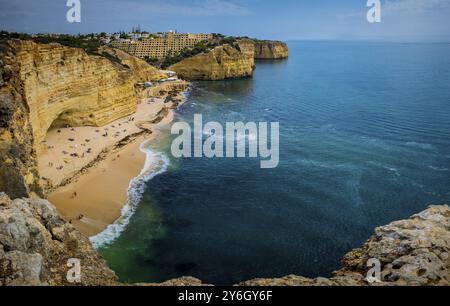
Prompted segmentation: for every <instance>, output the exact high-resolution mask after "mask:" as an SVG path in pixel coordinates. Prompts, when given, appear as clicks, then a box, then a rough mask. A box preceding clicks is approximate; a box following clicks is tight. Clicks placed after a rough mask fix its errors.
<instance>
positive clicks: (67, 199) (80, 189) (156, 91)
mask: <svg viewBox="0 0 450 306" xmlns="http://www.w3.org/2000/svg"><path fill="white" fill-rule="evenodd" d="M179 82H181V81H179ZM169 95H171V96H169ZM182 102H183V96H182V93H181V92H180V91H177V92H176V94H174V92H173V90H172V92H171V87H170V86H168V84H164V85H163V87H159V88H158V87H155V88H152V90H150V91H148V92H147V93H146V94H145V98H143V99H142V101H141V102H140V103H139V104H138V106H137V111H136V113H135V114H133V115H131V116H128V117H126V118H122V119H120V120H117V121H115V122H112V123H110V124H108V125H107V126H103V127H75V128H72V127H68V128H61V129H52V130H50V131H49V132H48V134H47V137H46V139H45V142H44V145H45V148H44V150H43V153H42V154H40V156H39V158H38V164H39V171H40V173H41V179H42V183H43V185H44V186H46V190H47V192H48V199H49V200H50V201H51V203H53V204H54V205H55V206H56V208H57V210H58V211H59V212H60V213H61V215H62V216H63V217H64V218H65V219H66V220H67V221H69V222H71V223H72V224H73V225H74V226H75V227H76V228H77V229H78V230H80V231H81V232H82V233H83V234H85V235H86V236H88V237H91V236H94V235H97V234H99V233H100V232H102V231H103V230H105V229H106V227H107V226H108V225H110V224H112V223H114V222H115V221H116V220H117V219H118V218H119V217H120V215H121V210H122V207H123V206H124V205H125V204H126V202H127V198H128V188H129V184H130V181H131V180H132V179H134V178H135V177H137V176H138V175H139V174H140V173H141V171H142V169H143V167H144V164H145V160H146V155H145V153H144V152H142V151H141V149H140V147H141V144H142V143H144V142H147V141H149V140H152V139H154V137H157V134H158V132H157V130H158V127H160V126H163V125H166V124H168V123H170V122H171V121H172V119H173V109H175V108H176V107H178V105H179V104H180V103H182Z"/></svg>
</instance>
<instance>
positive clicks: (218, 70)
mask: <svg viewBox="0 0 450 306" xmlns="http://www.w3.org/2000/svg"><path fill="white" fill-rule="evenodd" d="M288 53H289V50H288V47H287V45H286V44H285V43H283V42H279V41H261V40H253V39H239V40H238V41H237V42H236V43H234V44H232V45H230V44H225V45H220V46H218V47H216V48H214V49H212V50H211V51H209V52H206V53H201V54H198V55H196V56H193V57H190V58H187V59H185V60H183V61H181V62H178V63H176V64H175V65H172V66H171V67H169V69H170V70H173V71H176V72H177V73H178V75H179V76H180V77H182V78H184V79H187V80H212V81H215V80H224V79H230V78H242V77H250V76H252V75H253V70H254V68H255V59H283V58H287V57H288Z"/></svg>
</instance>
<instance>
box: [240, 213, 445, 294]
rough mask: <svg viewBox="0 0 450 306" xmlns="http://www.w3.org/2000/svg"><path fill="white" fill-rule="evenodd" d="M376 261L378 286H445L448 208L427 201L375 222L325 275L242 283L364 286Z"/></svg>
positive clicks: (255, 284)
mask: <svg viewBox="0 0 450 306" xmlns="http://www.w3.org/2000/svg"><path fill="white" fill-rule="evenodd" d="M369 259H377V260H379V261H380V263H381V278H382V279H381V282H380V283H374V284H373V285H377V286H391V285H408V286H434V285H442V286H450V207H449V206H431V207H430V208H428V209H427V210H425V211H423V212H421V213H419V214H417V215H414V216H412V217H411V218H410V219H408V220H403V221H397V222H393V223H391V224H389V225H387V226H382V227H379V228H377V229H376V230H375V235H374V236H372V237H371V238H370V239H369V240H368V241H367V242H366V243H365V244H364V245H363V247H362V248H360V249H356V250H353V251H351V252H350V253H348V254H347V255H345V257H344V259H343V268H342V269H341V270H339V271H337V272H335V275H334V276H333V277H332V278H330V279H327V278H317V279H308V278H304V277H300V276H294V275H291V276H287V277H284V278H280V279H257V280H252V281H247V282H243V283H242V284H241V285H246V286H365V285H368V283H367V281H366V277H367V272H368V270H369V268H367V262H368V260H369Z"/></svg>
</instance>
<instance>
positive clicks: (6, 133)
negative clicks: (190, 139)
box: [0, 40, 161, 198]
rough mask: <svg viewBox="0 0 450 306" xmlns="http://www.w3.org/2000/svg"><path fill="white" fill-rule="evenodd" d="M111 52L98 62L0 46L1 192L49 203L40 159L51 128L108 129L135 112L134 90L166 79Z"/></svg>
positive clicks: (40, 47) (49, 47)
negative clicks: (140, 84)
mask: <svg viewBox="0 0 450 306" xmlns="http://www.w3.org/2000/svg"><path fill="white" fill-rule="evenodd" d="M102 52H104V53H105V54H109V53H107V50H106V49H105V50H102ZM110 52H111V54H109V56H106V55H105V56H93V55H88V54H87V53H86V52H85V51H83V50H82V49H78V48H70V47H65V46H62V45H59V44H38V43H34V42H32V41H21V40H2V41H0V61H1V65H0V67H1V68H0V76H1V78H0V115H1V116H0V191H5V192H7V193H8V194H9V195H10V196H11V197H13V198H18V197H25V196H34V195H37V196H41V197H42V196H44V195H43V194H42V190H41V188H40V186H39V174H38V172H37V170H36V169H37V167H36V162H35V159H36V155H37V154H39V152H40V150H41V149H42V148H44V146H45V143H43V140H44V138H45V135H46V133H47V131H48V129H49V128H51V127H53V128H56V127H60V126H66V125H69V126H103V125H106V124H108V123H110V122H112V121H114V120H117V119H119V118H122V117H125V116H128V115H131V114H133V113H134V112H135V111H136V109H137V103H138V100H139V93H138V92H137V89H136V86H135V85H136V83H138V82H142V81H152V80H157V79H160V77H161V74H160V73H159V71H158V70H157V69H156V68H153V67H152V66H150V65H148V64H147V63H146V62H144V61H142V60H139V59H136V58H134V57H132V56H130V55H128V54H126V53H124V52H119V51H110Z"/></svg>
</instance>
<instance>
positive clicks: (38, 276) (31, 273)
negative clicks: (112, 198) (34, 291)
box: [0, 193, 117, 286]
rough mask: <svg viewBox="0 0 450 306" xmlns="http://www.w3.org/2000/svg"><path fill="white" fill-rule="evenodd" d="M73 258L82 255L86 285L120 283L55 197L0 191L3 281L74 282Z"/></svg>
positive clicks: (19, 283)
mask: <svg viewBox="0 0 450 306" xmlns="http://www.w3.org/2000/svg"><path fill="white" fill-rule="evenodd" d="M71 258H77V259H79V260H80V261H81V272H82V274H81V283H80V284H81V285H114V284H117V282H116V276H115V274H114V272H113V271H111V270H110V269H109V268H108V266H107V265H106V263H105V262H104V260H103V259H101V258H100V256H99V255H98V253H97V252H96V251H95V250H94V248H93V247H92V246H91V243H90V242H89V240H88V239H87V238H85V237H83V236H82V235H81V234H80V233H79V232H78V231H76V230H75V229H74V228H73V227H72V226H71V225H70V224H68V223H66V222H65V221H64V220H63V219H62V218H61V217H59V215H58V213H57V212H56V209H55V208H54V207H53V206H52V205H51V204H50V203H48V202H47V201H45V200H29V199H23V200H15V201H11V200H10V199H9V198H8V197H7V196H6V195H5V194H4V193H0V285H38V286H39V285H70V284H71V283H69V282H68V281H67V279H66V276H67V273H68V271H69V269H70V268H69V267H67V262H68V260H69V259H71Z"/></svg>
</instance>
